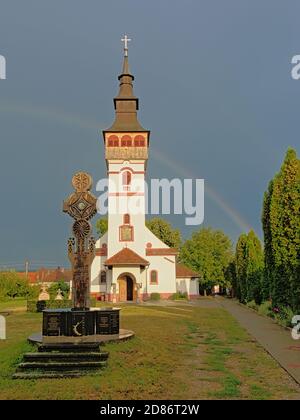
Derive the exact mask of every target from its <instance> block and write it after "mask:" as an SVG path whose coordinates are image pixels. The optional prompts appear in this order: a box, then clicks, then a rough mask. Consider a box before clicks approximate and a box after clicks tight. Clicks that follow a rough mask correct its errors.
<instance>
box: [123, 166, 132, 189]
mask: <svg viewBox="0 0 300 420" xmlns="http://www.w3.org/2000/svg"><path fill="white" fill-rule="evenodd" d="M122 184H123V189H124V190H127V191H128V190H129V189H130V184H131V172H129V171H124V172H123V173H122Z"/></svg>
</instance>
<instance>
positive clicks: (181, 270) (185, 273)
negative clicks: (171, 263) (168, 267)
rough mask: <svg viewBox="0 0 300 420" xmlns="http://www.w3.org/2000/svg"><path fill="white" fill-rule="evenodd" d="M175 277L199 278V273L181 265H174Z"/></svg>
mask: <svg viewBox="0 0 300 420" xmlns="http://www.w3.org/2000/svg"><path fill="white" fill-rule="evenodd" d="M176 277H200V275H199V273H196V272H195V271H193V270H191V269H190V268H189V267H187V266H186V265H183V264H178V263H177V264H176Z"/></svg>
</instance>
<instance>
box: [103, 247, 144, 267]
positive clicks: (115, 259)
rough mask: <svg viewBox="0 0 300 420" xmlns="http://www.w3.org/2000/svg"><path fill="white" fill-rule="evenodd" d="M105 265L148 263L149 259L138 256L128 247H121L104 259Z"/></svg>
mask: <svg viewBox="0 0 300 420" xmlns="http://www.w3.org/2000/svg"><path fill="white" fill-rule="evenodd" d="M105 265H143V266H145V265H149V261H147V260H145V259H144V258H142V257H140V256H139V255H138V254H137V253H136V252H134V251H132V249H130V248H123V249H122V250H121V251H119V252H117V253H116V254H115V255H113V256H112V257H110V258H109V259H108V260H106V261H105Z"/></svg>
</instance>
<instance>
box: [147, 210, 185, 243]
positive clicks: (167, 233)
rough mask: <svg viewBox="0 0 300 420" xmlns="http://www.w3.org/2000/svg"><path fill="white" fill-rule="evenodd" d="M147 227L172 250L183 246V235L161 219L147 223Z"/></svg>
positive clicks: (154, 219) (157, 218) (155, 218)
mask: <svg viewBox="0 0 300 420" xmlns="http://www.w3.org/2000/svg"><path fill="white" fill-rule="evenodd" d="M146 226H147V228H148V229H150V230H151V232H152V233H153V234H154V235H155V236H157V237H158V238H159V239H160V240H161V241H163V242H164V243H165V244H166V245H168V246H169V247H171V248H179V247H180V244H181V233H180V230H179V229H174V228H173V227H172V226H171V224H170V223H169V222H167V221H166V220H164V219H161V218H159V217H154V218H153V219H150V220H147V221H146Z"/></svg>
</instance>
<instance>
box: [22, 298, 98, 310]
mask: <svg viewBox="0 0 300 420" xmlns="http://www.w3.org/2000/svg"><path fill="white" fill-rule="evenodd" d="M96 302H97V301H96V299H95V298H94V297H91V300H90V305H91V307H95V306H96ZM72 306H73V302H72V300H53V299H50V300H27V312H42V311H43V310H44V309H60V308H72Z"/></svg>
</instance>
